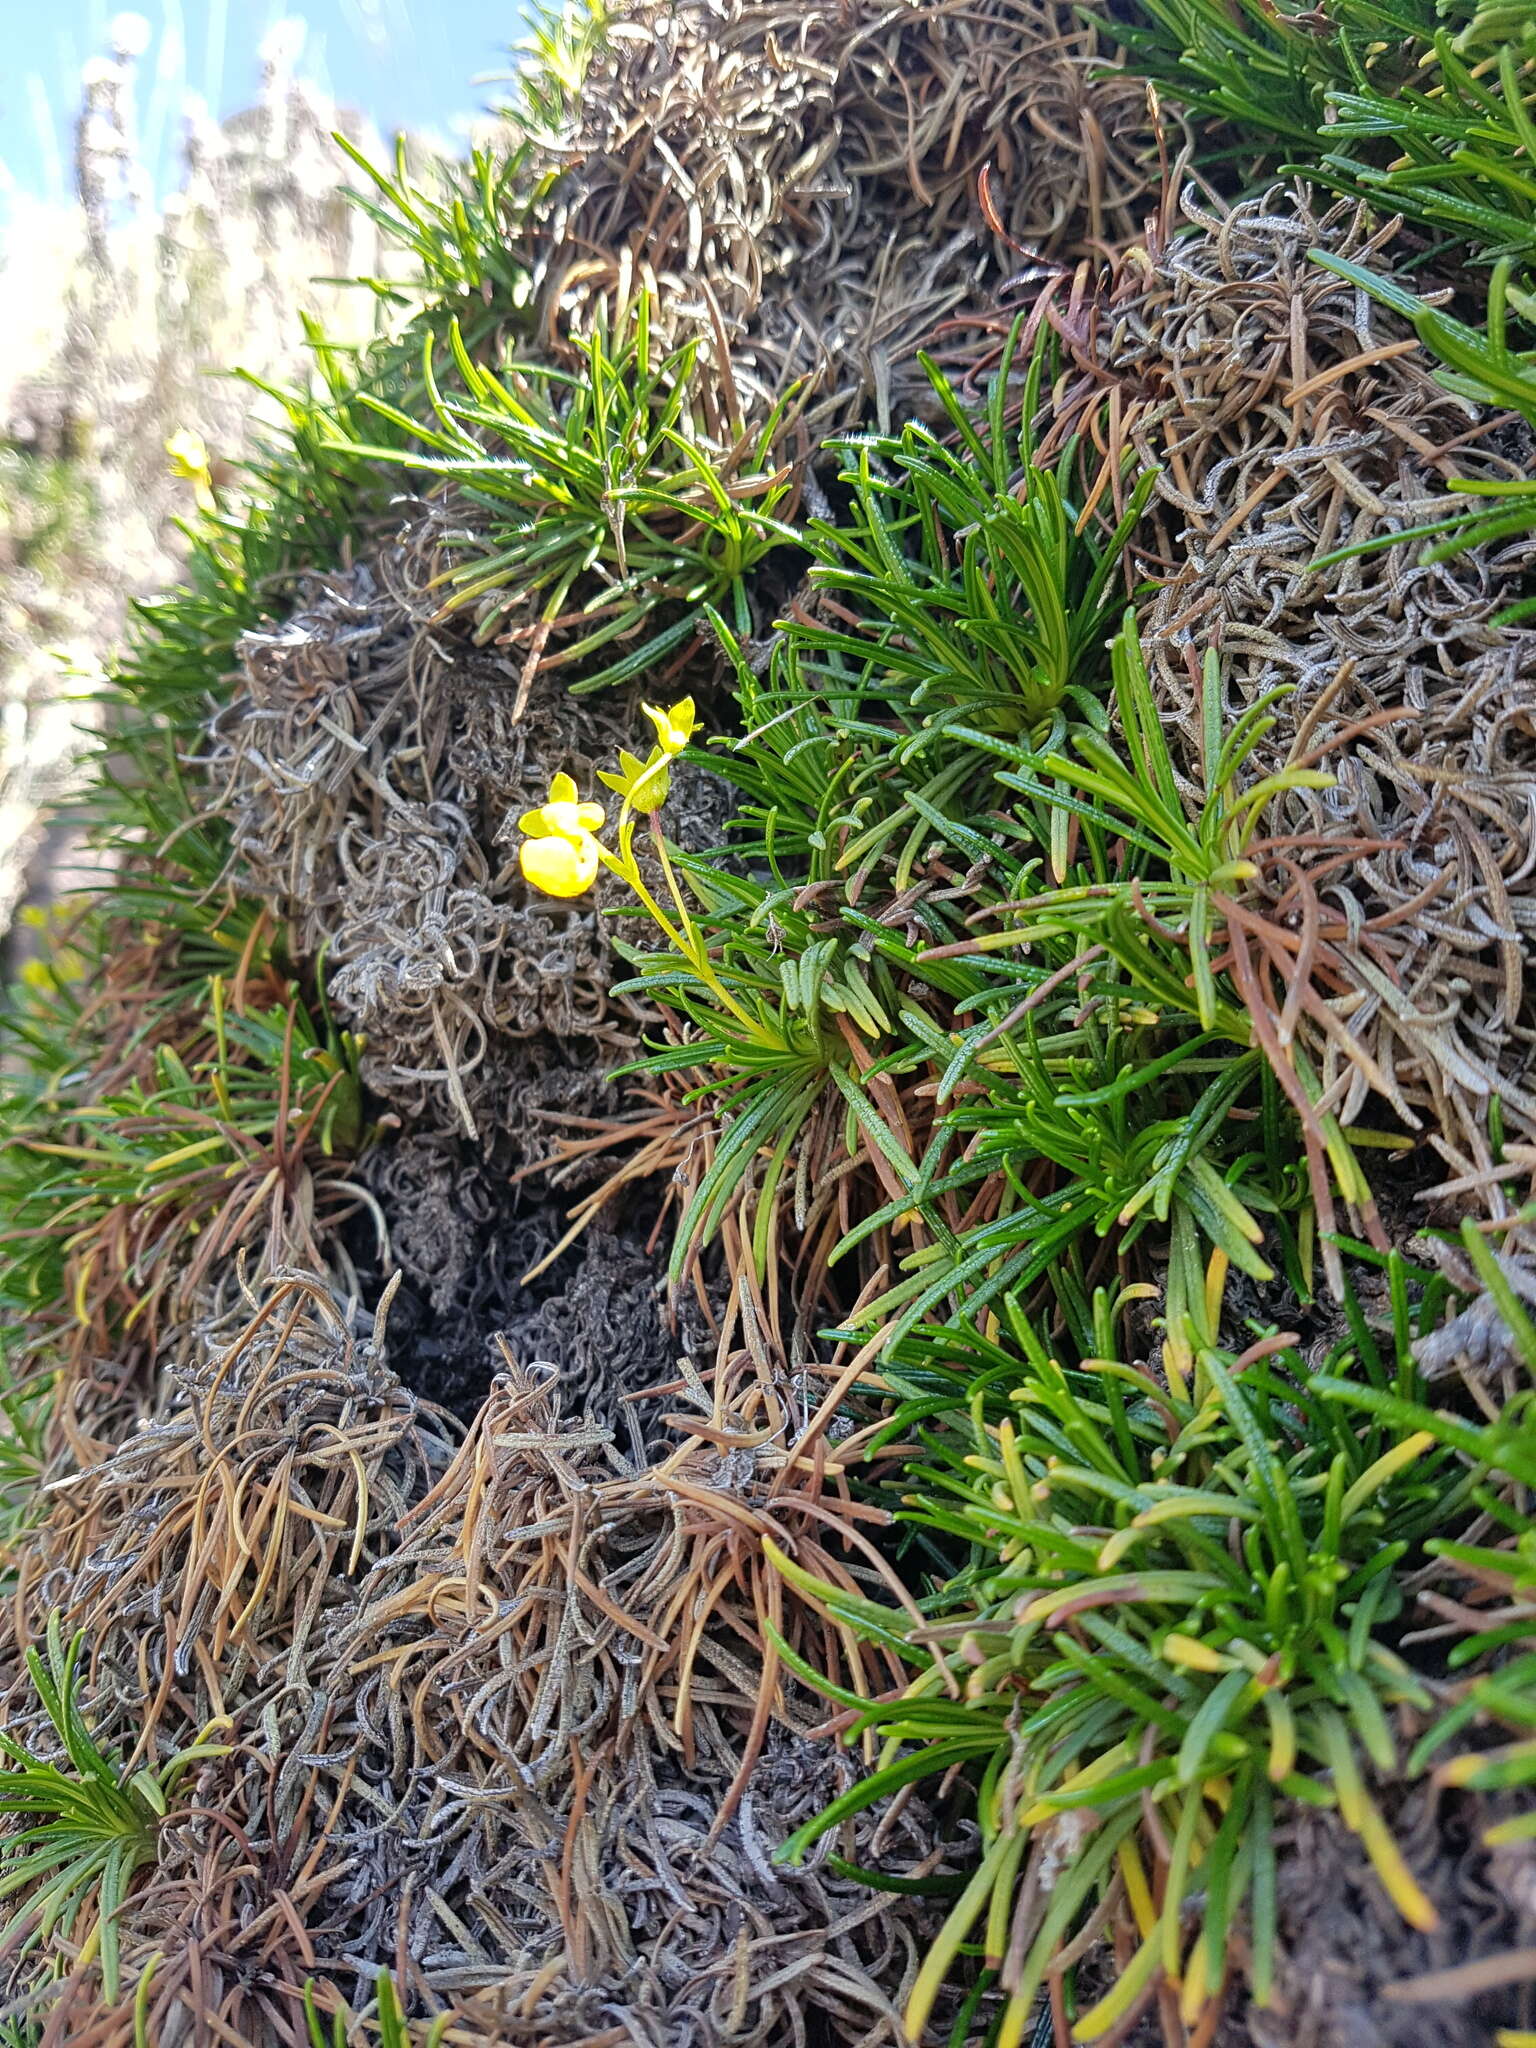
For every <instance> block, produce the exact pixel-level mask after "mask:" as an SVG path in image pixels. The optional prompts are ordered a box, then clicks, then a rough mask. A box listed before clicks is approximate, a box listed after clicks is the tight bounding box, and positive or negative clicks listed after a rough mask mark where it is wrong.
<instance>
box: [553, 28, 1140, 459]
mask: <svg viewBox="0 0 1536 2048" xmlns="http://www.w3.org/2000/svg"><path fill="white" fill-rule="evenodd" d="M1106 54H1107V50H1106V47H1105V45H1104V44H1103V43H1102V41H1101V39H1100V36H1099V34H1098V31H1097V30H1095V29H1093V28H1092V27H1090V26H1087V25H1086V24H1085V23H1084V22H1083V21H1082V20H1081V19H1080V18H1079V17H1078V15H1077V14H1076V12H1075V10H1073V9H1071V8H1068V7H1063V6H1059V5H1056V4H1054V0H978V4H976V5H974V6H967V7H964V8H961V7H956V6H954V5H952V4H948V0H852V4H848V5H825V6H814V7H810V8H805V7H783V6H774V5H761V4H752V0H685V4H684V5H682V6H676V7H674V6H670V5H666V6H663V5H659V4H657V0H624V4H623V5H621V6H618V7H616V8H614V9H613V10H611V11H610V13H609V15H608V17H607V26H606V31H605V37H604V47H603V48H602V49H601V50H600V51H599V53H598V55H597V57H596V59H595V61H594V63H593V66H592V69H591V70H590V72H589V74H588V77H587V79H586V82H585V85H584V88H583V92H582V104H581V114H580V118H579V122H578V124H577V126H576V129H575V132H574V133H573V134H572V135H570V136H569V137H568V138H565V140H564V142H563V145H562V146H561V147H560V149H559V150H558V151H557V153H556V156H555V159H554V160H555V162H556V163H557V164H558V165H560V166H563V167H564V176H563V179H562V181H561V183H560V185H559V186H558V187H557V190H556V195H555V202H554V205H553V207H552V210H551V214H550V219H549V223H548V227H547V230H546V233H545V236H544V238H543V246H542V247H541V249H540V253H539V262H538V277H539V294H540V307H541V331H542V333H543V334H544V336H545V337H546V338H547V339H548V340H549V341H550V342H551V343H554V342H555V341H556V338H557V335H558V334H559V333H560V332H564V331H568V330H569V328H570V327H571V325H572V324H573V323H574V324H575V325H576V326H577V327H578V328H579V327H580V326H581V325H583V324H584V323H585V322H587V321H589V320H590V319H592V318H593V317H595V313H596V310H597V308H599V307H603V308H606V309H607V310H608V312H609V313H610V315H611V314H612V312H613V311H614V310H615V309H618V308H622V306H623V305H624V304H626V303H628V302H630V301H632V300H633V298H634V297H635V296H636V294H637V293H639V292H640V291H641V290H644V289H646V288H649V289H651V290H652V291H653V292H654V293H655V294H656V297H657V300H658V304H659V307H660V309H661V314H662V317H663V318H664V320H665V321H666V322H667V323H668V325H669V327H670V328H671V330H672V332H673V335H674V337H675V338H676V339H679V340H681V339H686V338H688V337H689V336H692V335H697V336H700V337H701V338H702V339H703V340H704V341H705V342H706V343H707V344H708V345H709V346H710V347H711V349H712V350H713V351H714V354H715V358H716V363H717V373H718V374H721V375H722V376H724V377H728V378H729V379H730V380H731V381H732V382H733V383H734V386H735V388H736V392H737V394H738V397H739V400H740V402H741V404H742V406H743V407H744V409H747V410H749V411H751V412H753V413H755V414H756V415H757V416H758V417H761V416H762V415H763V414H764V413H765V412H766V411H767V409H768V408H769V407H771V405H772V404H773V402H774V401H776V400H777V399H778V398H779V397H781V396H782V395H783V394H784V393H785V392H786V390H787V389H788V388H789V387H790V386H791V385H792V384H794V383H796V382H797V380H798V381H799V382H800V385H801V388H800V390H799V394H798V398H797V405H798V407H799V408H800V409H801V410H802V412H803V417H804V420H805V424H806V426H807V428H808V430H809V431H810V433H811V434H812V435H813V436H819V435H822V434H826V433H831V432H835V431H837V430H838V429H840V428H844V427H852V426H857V425H861V424H865V423H867V422H868V421H870V420H871V419H873V420H876V421H878V422H880V424H882V425H888V424H889V423H890V421H891V420H892V419H893V418H895V419H897V420H899V419H900V417H901V416H902V415H903V414H905V413H908V412H910V411H911V410H913V409H914V407H917V406H920V405H922V404H924V403H926V402H927V400H928V398H929V396H930V393H929V391H928V386H927V382H926V379H925V378H924V377H923V375H922V372H921V370H920V369H919V368H918V366H917V364H916V361H915V356H916V351H917V350H918V348H920V347H925V346H928V347H931V346H934V345H935V344H936V343H940V342H942V341H943V340H944V338H945V336H946V334H947V333H949V332H951V331H952V329H953V327H954V324H955V323H959V325H960V326H961V327H966V328H973V329H975V328H980V329H986V328H990V327H995V326H996V324H997V317H996V304H995V302H996V298H997V293H998V288H999V287H1000V286H1001V285H1002V284H1003V283H1004V282H1005V281H1006V280H1007V279H1009V278H1010V277H1011V276H1012V275H1013V274H1014V273H1015V272H1016V271H1017V270H1019V269H1020V267H1021V265H1029V264H1032V263H1035V262H1038V261H1039V260H1041V259H1045V260H1047V261H1048V262H1051V263H1055V262H1057V261H1061V260H1071V259H1073V258H1075V257H1077V256H1079V255H1081V254H1082V253H1083V252H1085V251H1087V250H1104V249H1106V248H1109V247H1113V246H1119V245H1122V244H1124V243H1125V242H1127V241H1129V240H1130V239H1131V238H1132V237H1134V236H1135V235H1137V234H1138V233H1139V232H1140V229H1141V226H1142V214H1143V212H1144V211H1146V210H1147V207H1148V206H1149V205H1150V203H1151V198H1150V196H1149V195H1153V194H1155V191H1156V187H1157V182H1158V175H1159V171H1158V165H1159V149H1158V137H1157V134H1156V131H1155V124H1154V121H1153V119H1152V117H1151V115H1150V113H1149V109H1148V102H1147V94H1146V89H1145V87H1144V86H1142V85H1140V84H1139V83H1137V82H1136V81H1134V80H1129V79H1126V78H1124V77H1113V76H1108V75H1105V74H1104V72H1103V68H1102V67H1103V59H1104V57H1105V55H1106ZM727 350H728V351H729V360H728V364H727V360H726V357H727Z"/></svg>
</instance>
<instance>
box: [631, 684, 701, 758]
mask: <svg viewBox="0 0 1536 2048" xmlns="http://www.w3.org/2000/svg"><path fill="white" fill-rule="evenodd" d="M640 709H641V710H642V711H643V712H644V713H645V715H646V717H647V718H648V719H649V720H650V721H651V723H652V725H654V726H655V728H656V744H657V745H658V746H659V747H660V749H661V751H662V753H663V754H665V755H666V756H667V757H668V759H670V758H671V757H672V756H673V755H674V754H680V753H681V752H682V751H683V749H684V748H685V747H686V746H687V744H688V742H689V741H690V740H691V739H692V738H693V735H694V731H695V729H696V727H697V725H698V722H699V721H698V714H697V713H696V712H695V710H694V708H693V699H692V698H691V697H680V698H679V699H678V701H677V702H676V703H675V704H673V705H671V706H669V707H668V709H667V710H665V711H658V710H657V709H656V706H655V705H654V704H642V705H641V706H640Z"/></svg>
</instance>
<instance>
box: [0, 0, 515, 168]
mask: <svg viewBox="0 0 1536 2048" xmlns="http://www.w3.org/2000/svg"><path fill="white" fill-rule="evenodd" d="M122 11H123V10H122V9H121V8H120V7H118V6H115V5H110V4H108V0H3V5H0V12H3V14H4V17H5V43H6V48H5V63H4V66H3V67H0V166H3V169H0V187H10V186H11V185H12V184H13V183H14V185H15V186H17V187H19V188H20V189H21V190H22V191H24V192H28V193H34V194H36V195H37V196H38V197H40V198H44V197H46V198H61V197H63V196H64V193H65V191H66V190H67V186H68V179H69V163H70V153H71V147H72V140H71V138H72V129H73V122H74V115H75V109H76V106H77V105H78V100H79V80H80V67H81V65H82V64H83V63H84V62H85V60H86V59H87V58H88V57H91V56H94V55H97V54H99V53H100V52H102V51H104V50H105V48H106V46H107V29H108V24H109V23H110V22H111V21H112V19H113V18H114V17H115V16H116V15H117V14H119V13H120V12H122ZM131 11H132V12H134V13H137V14H141V15H142V16H144V18H145V19H146V20H147V21H148V22H149V24H150V28H151V41H150V45H149V49H148V51H147V52H146V54H145V56H144V58H143V60H142V62H141V65H140V70H139V109H140V121H141V125H142V128H143V132H144V139H145V144H146V148H149V147H150V146H151V145H152V144H155V145H157V147H156V152H155V160H156V162H157V165H158V167H159V170H160V175H161V181H162V184H163V183H164V181H165V180H166V179H167V178H169V177H170V176H171V175H172V168H173V166H174V163H175V155H176V147H177V143H178V140H179V137H180V133H181V118H180V108H181V102H182V99H183V96H184V95H185V94H186V93H188V92H191V93H196V94H198V95H201V96H202V97H203V98H205V99H206V100H207V101H208V102H209V104H210V105H211V106H212V107H213V108H214V110H215V111H216V112H217V113H220V114H228V113H232V112H234V111H235V109H236V108H238V107H241V106H245V105H248V104H249V102H250V99H251V95H252V92H253V89H254V86H255V83H256V79H257V76H258V70H259V65H258V58H257V48H258V46H259V44H260V42H261V40H262V38H263V36H264V35H265V33H266V32H267V30H268V29H269V28H270V27H271V26H272V25H273V23H275V22H277V21H279V20H282V19H284V18H291V17H295V16H296V17H298V18H300V19H302V20H303V21H304V22H305V23H306V25H307V34H306V37H305V52H304V56H303V59H302V61H301V63H300V67H299V68H300V69H301V70H302V71H304V72H306V73H307V74H308V75H309V76H310V77H312V78H315V79H317V80H319V82H320V83H322V84H323V85H324V86H325V87H326V88H327V90H328V91H330V92H331V93H332V94H333V95H334V96H335V98H336V99H337V100H338V101H340V102H342V103H343V104H345V105H349V106H353V107H356V108H358V109H359V110H360V111H361V112H363V113H365V114H367V115H369V116H370V117H371V118H372V119H373V120H374V121H375V122H376V123H377V124H378V126H379V127H380V128H381V129H383V130H384V132H385V133H386V134H392V133H393V132H394V131H395V130H396V129H398V128H402V127H404V128H413V129H418V130H433V131H436V132H437V133H439V134H445V135H446V134H451V133H453V132H454V130H455V128H456V127H457V125H458V124H459V123H460V122H461V121H462V120H463V118H464V117H465V116H466V115H468V114H471V113H473V112H474V111H475V109H476V108H477V107H479V106H481V105H482V104H483V103H484V100H485V97H486V94H487V90H488V89H487V88H486V87H484V86H480V87H477V86H476V84H475V83H474V81H475V79H476V77H477V76H479V75H483V74H485V73H487V72H494V71H497V70H499V69H501V68H503V67H504V64H505V52H506V49H507V47H508V46H509V45H510V44H511V43H514V42H516V41H517V40H518V39H519V37H520V36H521V35H522V34H523V33H524V29H523V20H524V8H523V5H522V0H288V4H287V5H284V4H283V0H140V4H139V5H138V6H137V7H135V8H133V9H132V10H131Z"/></svg>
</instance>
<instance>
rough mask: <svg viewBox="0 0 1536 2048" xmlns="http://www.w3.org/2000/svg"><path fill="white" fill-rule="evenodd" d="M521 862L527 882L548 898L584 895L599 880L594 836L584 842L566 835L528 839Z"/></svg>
mask: <svg viewBox="0 0 1536 2048" xmlns="http://www.w3.org/2000/svg"><path fill="white" fill-rule="evenodd" d="M588 808H591V806H588ZM517 859H518V865H519V867H521V869H522V871H523V879H524V880H525V881H527V882H531V883H532V885H533V887H534V888H535V889H540V890H542V891H543V893H544V894H545V895H546V896H581V895H583V894H585V892H586V891H587V890H588V889H590V888H591V886H592V884H593V883H594V882H595V881H596V880H597V868H598V859H597V841H596V840H595V839H594V838H593V837H592V835H591V834H590V833H584V834H583V835H582V837H581V839H580V840H574V839H568V838H566V837H565V836H564V835H563V834H562V833H551V834H548V835H546V836H545V837H543V838H531V839H525V840H524V841H523V843H522V845H521V846H520V847H519V848H518V855H517Z"/></svg>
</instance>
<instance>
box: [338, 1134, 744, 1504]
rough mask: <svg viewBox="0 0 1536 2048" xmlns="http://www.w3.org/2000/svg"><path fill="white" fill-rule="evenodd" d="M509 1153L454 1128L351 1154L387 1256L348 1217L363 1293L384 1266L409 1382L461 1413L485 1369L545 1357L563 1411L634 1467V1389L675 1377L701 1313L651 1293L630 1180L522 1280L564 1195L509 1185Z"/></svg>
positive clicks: (527, 1184) (638, 1434)
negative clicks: (357, 1160)
mask: <svg viewBox="0 0 1536 2048" xmlns="http://www.w3.org/2000/svg"><path fill="white" fill-rule="evenodd" d="M513 1151H514V1148H513V1147H511V1146H509V1145H505V1144H499V1145H497V1146H496V1147H495V1148H494V1150H493V1153H492V1155H491V1157H489V1158H487V1157H486V1156H485V1155H484V1154H483V1153H481V1152H480V1151H479V1149H478V1148H477V1147H475V1146H474V1145H472V1144H471V1143H470V1142H469V1141H468V1140H465V1139H461V1138H457V1137H454V1136H451V1135H448V1134H444V1133H441V1132H423V1133H409V1134H405V1135H402V1136H400V1137H398V1138H396V1139H395V1140H394V1141H393V1142H386V1143H385V1144H383V1145H381V1146H379V1147H378V1148H376V1149H375V1150H374V1151H373V1152H371V1153H370V1154H369V1155H368V1157H367V1159H366V1160H365V1161H364V1162H363V1164H362V1166H361V1168H360V1169H359V1171H360V1175H361V1177H362V1178H363V1179H364V1180H365V1181H366V1182H367V1184H368V1186H369V1188H370V1190H371V1191H372V1193H373V1194H374V1196H375V1198H376V1199H377V1200H378V1202H379V1205H380V1208H381V1209H382V1211H383V1214H384V1217H385V1221H386V1222H387V1224H388V1227H389V1234H390V1251H391V1255H392V1256H391V1257H390V1259H389V1260H388V1262H385V1261H383V1260H381V1258H380V1256H379V1249H378V1243H377V1233H376V1229H375V1226H374V1224H373V1222H372V1220H371V1219H370V1218H368V1217H366V1216H364V1217H362V1218H359V1219H357V1220H355V1221H354V1223H353V1225H352V1231H353V1240H352V1245H351V1250H352V1255H353V1260H354V1264H355V1266H356V1269H357V1275H358V1281H359V1284H360V1288H361V1291H362V1295H363V1299H364V1300H365V1301H376V1300H377V1299H378V1298H379V1296H380V1295H381V1293H382V1291H383V1288H384V1285H385V1283H386V1281H387V1280H388V1278H389V1275H390V1273H391V1272H393V1271H394V1270H396V1269H397V1268H398V1270H399V1272H400V1274H401V1282H400V1286H399V1288H398V1290H397V1292H396V1294H395V1296H394V1298H393V1300H392V1302H391V1304H390V1309H389V1320H388V1326H387V1350H388V1358H389V1363H390V1365H391V1367H392V1368H393V1369H394V1371H396V1372H397V1373H398V1374H399V1376H400V1378H401V1379H402V1380H403V1381H404V1382H405V1384H406V1385H407V1386H408V1387H410V1388H411V1390H412V1391H413V1392H414V1393H417V1394H420V1395H421V1396H422V1397H423V1398H424V1399H426V1400H430V1401H433V1402H435V1403H437V1404H438V1405H440V1406H442V1407H445V1408H448V1409H451V1410H452V1412H453V1413H454V1414H456V1415H458V1416H459V1417H460V1418H461V1419H462V1420H463V1421H465V1422H469V1421H471V1420H473V1418H474V1416H475V1414H476V1413H477V1412H478V1410H479V1408H480V1406H481V1404H482V1403H483V1401H484V1399H485V1396H486V1393H487V1391H488V1389H489V1387H490V1384H491V1381H492V1379H493V1378H494V1377H495V1375H496V1374H497V1373H499V1372H503V1371H506V1370H507V1369H508V1367H509V1366H515V1367H518V1368H520V1369H522V1370H524V1371H537V1370H539V1369H540V1368H543V1369H545V1370H546V1371H547V1372H549V1373H550V1374H551V1375H553V1376H554V1377H555V1378H557V1379H558V1380H559V1381H560V1382H561V1383H562V1384H561V1402H560V1405H561V1409H562V1412H563V1413H565V1414H566V1415H567V1416H570V1417H573V1418H575V1417H580V1416H581V1415H583V1414H586V1415H589V1416H591V1417H592V1418H593V1419H594V1420H596V1421H600V1422H602V1423H604V1424H606V1425H608V1426H609V1427H611V1428H612V1429H613V1430H614V1432H615V1437H616V1440H617V1443H618V1445H619V1447H620V1448H621V1450H623V1451H625V1452H627V1453H628V1454H629V1455H631V1456H632V1457H633V1458H634V1459H635V1460H636V1462H637V1463H640V1462H643V1461H644V1458H645V1449H646V1445H647V1443H648V1441H649V1440H650V1438H651V1437H652V1435H653V1433H654V1429H653V1426H651V1425H649V1423H648V1417H649V1416H650V1415H652V1414H654V1412H655V1404H653V1403H646V1402H644V1401H638V1400H636V1399H634V1398H633V1397H634V1396H636V1395H639V1394H642V1393H644V1392H645V1391H647V1390H648V1389H650V1388H651V1387H653V1386H656V1385H658V1384H661V1383H663V1382H665V1381H668V1380H671V1379H674V1378H675V1377H676V1364H677V1359H678V1356H679V1354H681V1353H684V1352H692V1351H695V1350H698V1351H702V1350H703V1349H704V1348H705V1347H706V1346H707V1344H708V1342H709V1338H708V1332H707V1331H706V1330H705V1329H704V1328H703V1327H702V1317H699V1316H697V1314H695V1315H694V1316H693V1317H692V1318H690V1317H689V1314H688V1310H687V1308H686V1307H684V1308H682V1309H680V1310H676V1311H669V1310H668V1308H667V1306H666V1304H665V1301H664V1299H663V1294H664V1286H663V1274H664V1268H665V1262H666V1251H667V1247H668V1245H669V1244H670V1238H669V1237H667V1236H665V1235H664V1236H663V1240H662V1242H661V1243H660V1244H659V1245H656V1246H652V1245H651V1243H650V1240H651V1238H652V1236H653V1233H654V1222H655V1207H654V1204H653V1203H652V1202H651V1201H650V1200H648V1199H647V1197H648V1192H649V1191H648V1189H647V1187H646V1186H645V1184H641V1185H640V1187H639V1188H638V1189H637V1190H632V1191H630V1193H629V1197H628V1201H627V1204H626V1203H624V1202H621V1201H617V1200H616V1201H615V1202H614V1204H612V1205H611V1208H610V1209H608V1210H605V1211H604V1213H603V1214H602V1216H601V1217H600V1218H599V1220H598V1221H597V1222H595V1223H593V1224H592V1225H591V1226H589V1228H588V1229H586V1230H585V1231H583V1233H582V1234H581V1236H580V1237H578V1238H577V1239H576V1241H575V1242H574V1243H573V1244H572V1245H570V1246H569V1247H568V1248H567V1249H566V1250H564V1251H563V1252H561V1253H560V1255H559V1256H558V1257H557V1258H556V1259H555V1260H554V1261H553V1262H552V1263H551V1264H550V1265H549V1266H548V1267H547V1268H546V1269H545V1270H544V1271H543V1272H541V1273H540V1274H538V1275H537V1277H536V1278H534V1279H532V1280H529V1281H527V1282H526V1283H525V1279H524V1276H525V1275H526V1274H527V1273H528V1272H529V1270H530V1269H531V1268H532V1267H534V1266H537V1265H538V1264H540V1262H541V1261H542V1260H544V1259H545V1258H546V1257H547V1256H548V1254H549V1253H550V1252H551V1251H552V1250H553V1248H554V1247H555V1245H556V1244H558V1242H559V1241H560V1239H561V1237H562V1236H563V1235H564V1234H565V1231H566V1229H567V1228H568V1222H567V1211H568V1210H569V1208H570V1206H571V1203H572V1200H573V1198H574V1197H573V1191H572V1189H571V1187H570V1186H568V1185H566V1186H562V1187H560V1188H552V1187H551V1186H550V1185H549V1183H548V1181H547V1180H545V1179H544V1178H542V1177H541V1176H531V1177H530V1178H529V1179H527V1180H525V1181H521V1182H514V1181H513V1180H512V1178H511V1173H512V1171H513V1167H514V1164H521V1163H523V1162H522V1161H520V1160H518V1161H515V1162H514V1160H513V1159H512V1153H513ZM578 1191H579V1190H578ZM659 1193H660V1191H659V1189H658V1190H656V1194H657V1196H658V1198H659ZM662 1405H665V1404H662Z"/></svg>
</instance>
